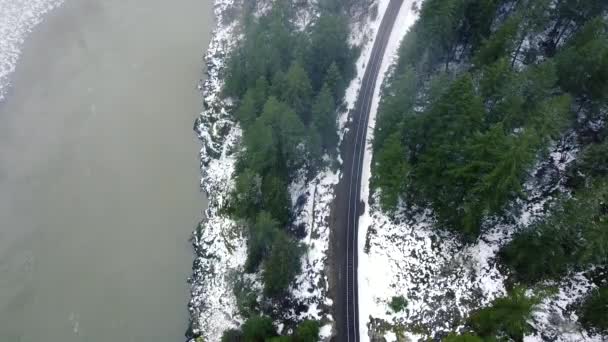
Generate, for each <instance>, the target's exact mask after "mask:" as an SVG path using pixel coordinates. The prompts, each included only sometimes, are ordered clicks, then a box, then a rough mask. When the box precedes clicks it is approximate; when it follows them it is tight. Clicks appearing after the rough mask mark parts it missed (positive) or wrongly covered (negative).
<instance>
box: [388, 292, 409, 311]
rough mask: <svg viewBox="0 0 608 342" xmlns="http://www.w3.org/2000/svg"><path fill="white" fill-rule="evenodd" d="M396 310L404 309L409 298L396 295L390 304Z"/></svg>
mask: <svg viewBox="0 0 608 342" xmlns="http://www.w3.org/2000/svg"><path fill="white" fill-rule="evenodd" d="M388 306H390V307H391V310H393V311H394V312H400V311H403V310H404V309H405V308H406V307H407V300H406V299H405V298H404V297H403V296H395V297H393V298H392V299H391V302H390V303H389V304H388Z"/></svg>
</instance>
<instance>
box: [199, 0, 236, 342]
mask: <svg viewBox="0 0 608 342" xmlns="http://www.w3.org/2000/svg"><path fill="white" fill-rule="evenodd" d="M233 6H234V1H233V0H216V1H215V7H214V11H215V16H216V21H217V27H216V29H215V30H214V32H213V37H212V39H211V43H210V45H209V49H208V51H207V54H206V56H205V62H206V64H207V79H206V80H205V82H204V84H202V85H201V86H200V88H201V90H202V93H203V97H204V106H205V110H204V111H203V112H202V113H201V114H200V116H199V118H198V119H197V122H196V123H195V130H196V131H197V133H198V136H199V138H200V139H201V142H202V144H203V147H202V149H201V152H200V155H201V172H202V178H201V188H202V189H203V190H204V191H205V194H206V195H207V198H208V201H209V204H208V208H207V210H206V211H205V218H204V220H203V222H202V223H201V224H200V226H199V228H198V229H197V230H196V231H195V232H194V233H193V240H192V244H193V246H194V250H195V252H196V258H195V260H194V263H193V266H192V269H193V275H192V277H191V278H190V279H189V282H190V292H191V299H190V302H189V303H188V310H189V312H190V318H191V328H190V331H189V334H191V335H192V336H193V337H195V336H199V335H200V336H202V337H203V338H204V340H205V341H219V340H220V338H221V335H222V333H223V331H224V330H226V329H229V328H233V327H237V326H238V325H239V324H240V323H241V318H240V315H239V314H238V309H237V305H236V297H235V295H234V293H233V290H232V288H233V287H232V281H231V276H232V275H233V273H234V272H236V273H240V272H242V267H243V265H244V263H245V259H246V241H245V239H244V237H243V236H242V234H241V229H239V227H238V225H237V224H236V222H234V221H232V220H230V219H229V218H228V217H225V216H224V215H222V214H221V213H220V208H221V207H222V205H223V204H224V202H225V201H226V199H227V196H228V194H229V191H230V189H231V188H232V186H233V181H232V173H233V171H234V164H235V161H236V157H235V155H234V152H235V151H236V149H237V148H238V142H239V138H240V135H241V130H240V129H239V127H238V125H237V124H236V123H235V122H233V121H232V120H231V118H230V116H229V114H228V111H227V109H228V108H229V105H230V103H226V102H225V101H223V100H222V99H221V97H220V92H221V89H222V85H223V80H222V77H223V76H222V72H223V70H224V66H225V62H226V57H227V55H228V53H229V52H230V49H231V47H232V46H234V43H235V40H236V37H237V32H236V22H231V21H230V20H228V19H227V18H225V14H226V13H228V12H229V11H230V10H231V9H233Z"/></svg>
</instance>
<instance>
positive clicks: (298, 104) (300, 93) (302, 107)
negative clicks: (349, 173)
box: [283, 62, 312, 124]
mask: <svg viewBox="0 0 608 342" xmlns="http://www.w3.org/2000/svg"><path fill="white" fill-rule="evenodd" d="M311 99H312V87H311V85H310V80H309V79H308V75H307V74H306V71H305V70H304V68H303V67H302V65H300V63H298V62H295V63H293V64H292V65H291V67H290V68H289V70H287V74H286V75H285V88H284V89H283V100H284V101H285V103H287V105H289V106H290V107H291V108H293V109H294V110H295V112H296V113H297V114H298V116H299V117H300V119H301V120H302V122H304V124H308V123H309V122H310V104H311Z"/></svg>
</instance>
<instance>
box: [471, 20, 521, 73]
mask: <svg viewBox="0 0 608 342" xmlns="http://www.w3.org/2000/svg"><path fill="white" fill-rule="evenodd" d="M522 19H523V18H522V17H521V16H519V15H515V16H511V17H509V18H508V19H507V20H506V22H505V23H504V24H503V25H502V26H501V27H500V28H499V29H498V31H496V32H495V33H494V34H493V35H492V36H490V38H488V39H487V40H486V41H485V42H484V43H483V44H482V45H481V48H480V49H479V51H477V53H476V55H475V57H474V58H473V61H474V63H475V65H477V66H482V65H490V64H492V63H494V62H495V61H497V60H499V59H500V58H503V57H504V56H505V55H506V54H507V53H508V52H510V51H512V50H513V48H514V46H515V43H516V39H517V30H518V28H519V25H520V24H521V21H522Z"/></svg>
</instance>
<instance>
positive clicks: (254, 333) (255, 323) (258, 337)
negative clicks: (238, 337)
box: [242, 316, 277, 342]
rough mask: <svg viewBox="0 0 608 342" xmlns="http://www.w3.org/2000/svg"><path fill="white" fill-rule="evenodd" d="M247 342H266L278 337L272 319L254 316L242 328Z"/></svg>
mask: <svg viewBox="0 0 608 342" xmlns="http://www.w3.org/2000/svg"><path fill="white" fill-rule="evenodd" d="M242 330H243V340H244V341H245V342H264V341H266V339H268V338H271V337H274V336H277V331H276V328H275V327H274V325H273V324H272V319H270V318H269V317H265V316H252V317H250V318H249V319H247V321H245V323H244V324H243V327H242Z"/></svg>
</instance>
